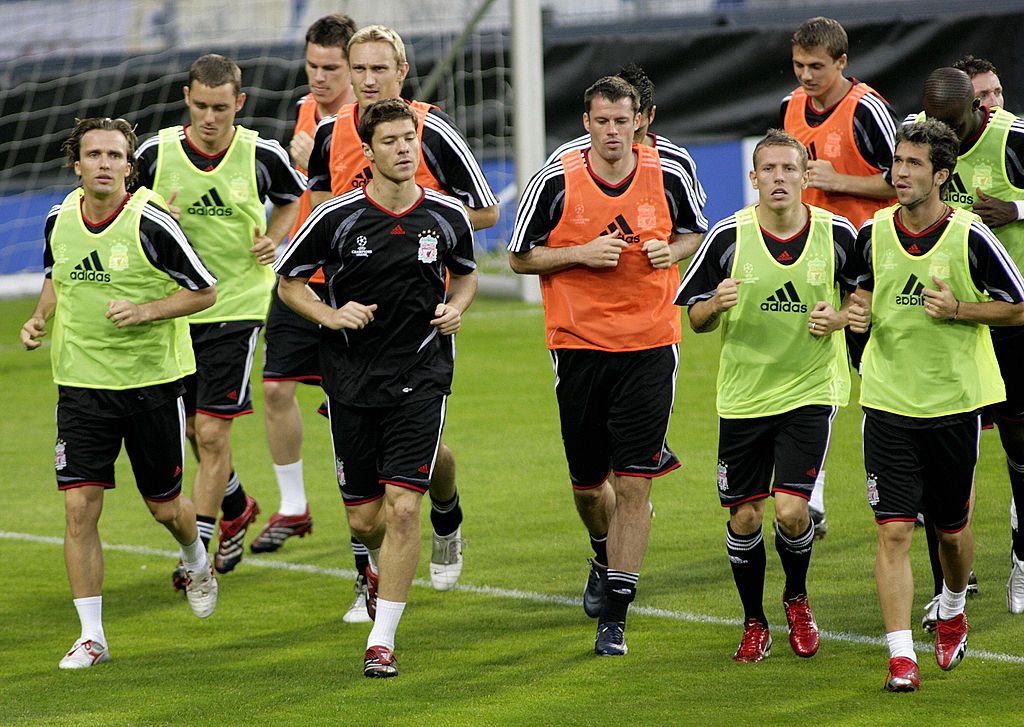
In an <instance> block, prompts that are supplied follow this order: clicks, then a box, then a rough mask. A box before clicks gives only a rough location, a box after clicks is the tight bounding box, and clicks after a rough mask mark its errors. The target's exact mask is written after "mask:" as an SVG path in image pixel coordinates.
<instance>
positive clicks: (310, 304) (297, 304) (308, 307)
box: [277, 275, 332, 325]
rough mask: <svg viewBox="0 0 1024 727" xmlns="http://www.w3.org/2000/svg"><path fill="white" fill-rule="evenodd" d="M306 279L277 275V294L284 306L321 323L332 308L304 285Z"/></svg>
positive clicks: (307, 318) (314, 321) (307, 279)
mask: <svg viewBox="0 0 1024 727" xmlns="http://www.w3.org/2000/svg"><path fill="white" fill-rule="evenodd" d="M308 281H309V278H286V277H284V276H283V275H278V276H277V295H278V297H280V298H281V301H282V302H283V303H284V304H285V305H286V306H288V307H289V308H291V309H292V310H293V311H295V312H296V313H298V314H299V315H300V316H302V317H303V318H305V319H306V320H309V321H313V323H319V324H320V325H323V324H324V321H326V320H327V318H328V317H329V316H330V312H331V310H332V309H331V307H330V306H329V305H327V304H326V303H324V302H323V301H322V300H320V297H319V296H318V295H317V294H316V293H314V292H313V289H312V288H310V287H309V286H308V285H306V283H307V282H308Z"/></svg>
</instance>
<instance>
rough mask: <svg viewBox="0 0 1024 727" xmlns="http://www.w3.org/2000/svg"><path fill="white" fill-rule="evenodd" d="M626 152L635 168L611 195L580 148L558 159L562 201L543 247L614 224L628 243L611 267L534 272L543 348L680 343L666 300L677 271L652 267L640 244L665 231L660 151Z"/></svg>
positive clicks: (665, 236)
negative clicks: (559, 214) (622, 188)
mask: <svg viewBox="0 0 1024 727" xmlns="http://www.w3.org/2000/svg"><path fill="white" fill-rule="evenodd" d="M633 151H634V152H635V153H636V154H637V169H636V172H635V175H634V177H633V179H632V181H631V182H630V183H629V189H627V190H626V192H625V193H623V194H622V195H620V196H618V197H609V196H608V195H607V194H605V193H604V192H603V191H601V189H600V188H599V187H598V186H597V183H596V182H595V181H594V179H593V178H592V177H591V175H590V172H589V171H588V170H587V168H586V165H585V164H584V161H583V156H582V154H581V152H580V151H578V150H577V151H572V152H568V153H567V154H565V155H564V156H562V158H561V163H562V167H563V168H564V170H565V207H564V210H563V212H562V219H561V220H559V222H558V224H557V225H555V228H554V229H553V230H552V231H551V234H550V236H549V238H548V241H547V244H548V247H567V246H570V245H582V244H584V243H587V242H589V241H591V240H593V239H594V238H596V237H599V236H600V235H604V234H611V233H613V232H614V231H615V230H618V231H619V232H620V233H621V236H622V239H624V240H627V241H628V242H629V246H628V247H627V248H626V249H625V250H623V251H622V255H621V256H620V257H619V264H618V266H616V267H614V268H605V269H594V268H588V267H585V266H583V265H577V266H574V267H571V268H567V269H565V270H560V271H558V272H556V273H551V274H549V275H541V276H540V285H541V293H542V294H543V296H544V322H545V325H546V327H547V345H548V348H552V349H554V348H586V349H596V350H601V351H639V350H644V349H648V348H656V347H658V346H667V345H670V344H674V343H678V342H679V333H680V328H679V309H678V308H677V307H676V306H675V305H673V303H672V299H673V298H674V296H675V292H676V286H678V285H679V271H678V270H677V268H676V266H675V265H672V266H671V267H670V268H667V269H664V270H659V269H657V268H654V267H652V266H651V263H650V261H649V260H648V258H647V253H646V252H644V251H643V249H642V247H643V244H644V242H646V241H648V240H666V241H668V240H669V239H670V238H671V236H672V219H671V216H670V213H669V209H668V202H667V200H666V199H665V183H664V179H663V177H662V169H661V164H660V157H659V155H658V152H657V151H656V150H654V149H653V148H651V147H647V146H636V145H634V146H633Z"/></svg>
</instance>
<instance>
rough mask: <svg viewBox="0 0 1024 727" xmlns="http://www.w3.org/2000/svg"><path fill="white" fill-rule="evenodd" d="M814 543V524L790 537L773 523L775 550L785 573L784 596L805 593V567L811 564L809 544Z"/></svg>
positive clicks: (802, 594)
mask: <svg viewBox="0 0 1024 727" xmlns="http://www.w3.org/2000/svg"><path fill="white" fill-rule="evenodd" d="M813 543H814V524H813V523H812V524H811V525H809V526H808V527H807V530H805V531H804V532H803V533H801V534H800V535H797V536H796V537H795V538H790V537H789V536H788V535H786V534H785V533H784V532H782V530H781V529H780V528H779V524H778V523H775V551H776V552H777V553H778V554H779V560H781V561H782V570H783V571H785V573H786V594H785V597H786V598H793V597H795V596H806V595H807V569H808V568H810V565H811V546H812V545H813Z"/></svg>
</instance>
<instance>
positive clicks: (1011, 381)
mask: <svg viewBox="0 0 1024 727" xmlns="http://www.w3.org/2000/svg"><path fill="white" fill-rule="evenodd" d="M992 346H993V348H995V350H996V360H997V361H998V362H999V373H1000V374H1002V377H1003V384H1004V385H1005V386H1006V401H1003V402H1000V403H999V404H992V405H991V406H988V407H985V409H986V411H987V412H988V413H991V414H992V416H993V417H995V418H996V419H1006V420H1009V421H1011V422H1024V369H1022V368H1021V361H1024V326H1014V327H1012V328H998V329H997V328H993V329H992Z"/></svg>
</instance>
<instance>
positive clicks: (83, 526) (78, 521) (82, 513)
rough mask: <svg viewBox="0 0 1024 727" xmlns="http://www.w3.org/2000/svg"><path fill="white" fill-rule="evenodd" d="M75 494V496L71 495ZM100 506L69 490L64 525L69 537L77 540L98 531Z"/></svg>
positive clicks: (65, 502)
mask: <svg viewBox="0 0 1024 727" xmlns="http://www.w3.org/2000/svg"><path fill="white" fill-rule="evenodd" d="M70 493H74V494H70ZM98 522H99V506H98V505H97V503H95V502H94V501H93V500H91V499H90V498H88V497H86V496H85V495H83V494H79V493H75V492H74V491H73V490H69V496H67V497H65V498H64V523H65V525H66V526H67V534H68V536H69V537H72V538H75V537H80V536H81V535H83V534H85V533H88V532H91V531H93V530H95V529H96V526H97V523H98Z"/></svg>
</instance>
